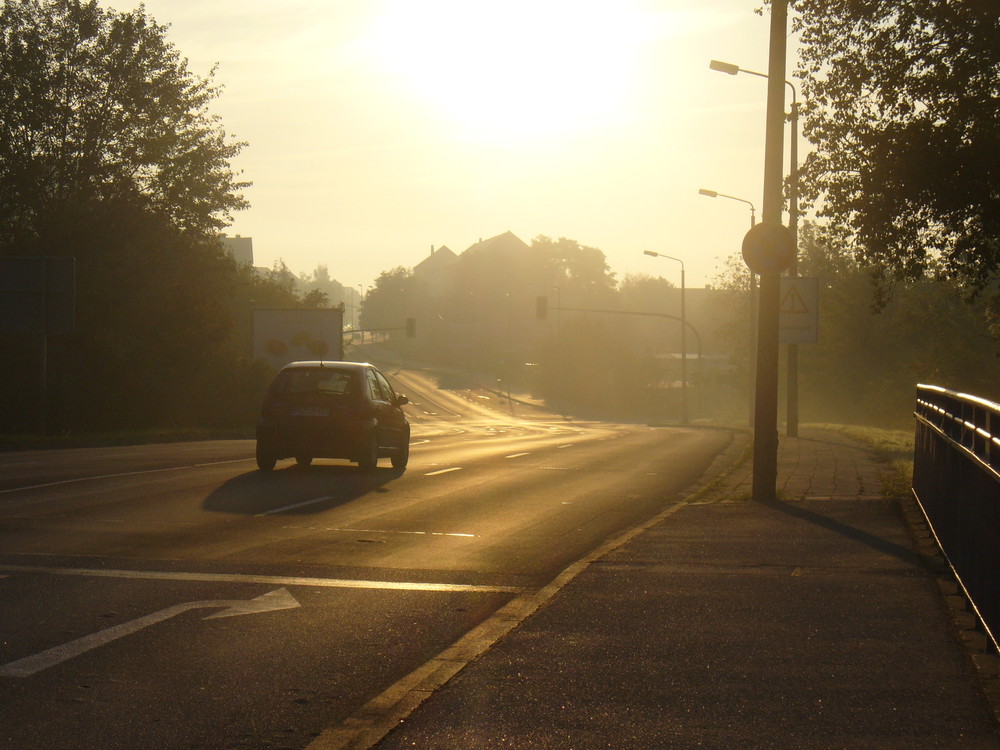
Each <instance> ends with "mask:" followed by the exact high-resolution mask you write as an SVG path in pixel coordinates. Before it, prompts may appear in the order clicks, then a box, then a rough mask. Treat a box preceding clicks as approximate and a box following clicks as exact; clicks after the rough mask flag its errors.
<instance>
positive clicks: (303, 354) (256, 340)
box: [253, 307, 344, 369]
mask: <svg viewBox="0 0 1000 750" xmlns="http://www.w3.org/2000/svg"><path fill="white" fill-rule="evenodd" d="M253 356H254V359H263V360H266V361H267V363H268V364H270V365H271V366H272V367H274V368H275V369H280V368H282V367H284V366H285V365H287V364H288V363H289V362H297V361H301V360H317V359H326V360H339V359H343V358H344V311H343V310H342V309H340V308H336V307H324V308H310V309H300V308H296V309H272V310H254V311H253Z"/></svg>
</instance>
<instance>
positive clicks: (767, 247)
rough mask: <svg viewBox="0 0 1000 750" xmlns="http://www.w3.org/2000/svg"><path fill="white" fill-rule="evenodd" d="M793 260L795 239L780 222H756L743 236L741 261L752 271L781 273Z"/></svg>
mask: <svg viewBox="0 0 1000 750" xmlns="http://www.w3.org/2000/svg"><path fill="white" fill-rule="evenodd" d="M793 260H795V241H794V240H793V239H792V233H791V231H789V229H788V227H786V226H784V225H782V224H772V223H770V222H765V223H763V224H758V225H756V226H755V227H752V228H751V229H750V231H749V232H747V233H746V235H745V236H744V237H743V261H744V262H745V263H746V264H747V266H748V267H749V268H750V270H751V271H753V272H754V273H759V274H770V273H781V272H782V271H784V270H785V269H786V268H788V267H789V266H790V265H791V264H792V261H793Z"/></svg>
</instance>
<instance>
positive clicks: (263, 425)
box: [257, 362, 410, 471]
mask: <svg viewBox="0 0 1000 750" xmlns="http://www.w3.org/2000/svg"><path fill="white" fill-rule="evenodd" d="M406 403H408V400H407V398H406V396H402V395H400V394H397V393H396V392H395V391H394V390H393V388H392V386H391V385H389V381H388V379H387V378H386V377H385V375H383V374H382V373H381V372H380V371H379V370H378V368H376V367H374V366H372V365H370V364H364V363H361V362H292V363H291V364H289V365H285V367H283V368H282V369H281V370H280V371H279V372H278V374H277V375H276V376H275V378H274V381H273V382H272V383H271V386H270V387H269V388H268V391H267V395H266V396H265V398H264V405H263V407H262V408H261V415H260V420H259V421H258V422H257V466H258V467H259V468H260V469H261V470H262V471H270V470H271V469H273V468H274V465H275V463H276V462H277V461H278V460H279V459H282V458H294V459H295V460H296V462H297V463H298V464H299V465H300V466H308V465H309V464H310V463H312V460H313V459H314V458H346V459H348V460H350V461H355V462H357V464H358V466H359V467H360V468H361V469H365V470H372V469H374V468H375V466H376V465H377V464H378V459H379V458H380V457H383V456H388V457H389V458H390V459H392V465H393V467H394V468H396V469H402V468H404V467H405V466H406V463H407V461H408V460H409V457H410V423H409V422H408V421H407V419H406V415H405V414H404V413H403V404H406Z"/></svg>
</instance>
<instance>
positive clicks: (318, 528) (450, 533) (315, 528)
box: [285, 526, 476, 539]
mask: <svg viewBox="0 0 1000 750" xmlns="http://www.w3.org/2000/svg"><path fill="white" fill-rule="evenodd" d="M285 528H288V529H299V530H303V529H304V530H306V531H339V532H344V533H348V534H409V535H413V536H454V537H462V538H465V539H475V538H476V535H475V534H462V533H459V532H454V531H406V530H401V529H352V528H349V527H345V528H335V527H327V526H306V527H302V526H286V527H285Z"/></svg>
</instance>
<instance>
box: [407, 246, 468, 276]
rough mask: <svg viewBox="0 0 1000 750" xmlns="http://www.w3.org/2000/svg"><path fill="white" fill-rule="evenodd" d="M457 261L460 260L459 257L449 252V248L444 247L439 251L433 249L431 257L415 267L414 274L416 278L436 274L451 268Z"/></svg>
mask: <svg viewBox="0 0 1000 750" xmlns="http://www.w3.org/2000/svg"><path fill="white" fill-rule="evenodd" d="M456 260H458V256H457V255H455V253H453V252H452V251H451V250H449V249H448V247H447V246H445V245H442V246H441V247H439V248H438V249H437V250H434V249H432V250H431V254H430V255H428V256H427V257H426V258H424V259H423V260H422V261H420V262H419V263H417V265H415V266H414V267H413V273H414V275H415V276H419V275H421V274H435V273H437V272H438V271H440V270H441V269H442V268H446V267H447V266H450V265H451V264H452V263H454V262H455V261H456Z"/></svg>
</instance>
